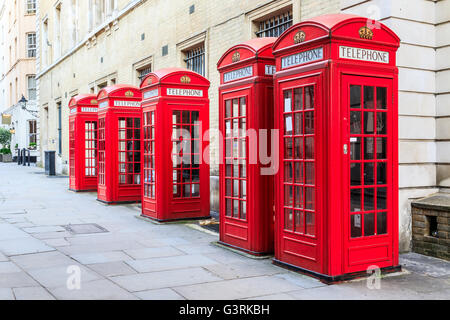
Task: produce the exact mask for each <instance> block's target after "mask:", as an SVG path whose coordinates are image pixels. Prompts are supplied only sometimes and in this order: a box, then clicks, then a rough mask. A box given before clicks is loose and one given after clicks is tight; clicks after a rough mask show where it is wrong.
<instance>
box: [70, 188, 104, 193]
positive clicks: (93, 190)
mask: <svg viewBox="0 0 450 320" xmlns="http://www.w3.org/2000/svg"><path fill="white" fill-rule="evenodd" d="M69 191H72V192H76V193H83V192H86V193H87V192H97V189H88V190H76V189H70V188H69Z"/></svg>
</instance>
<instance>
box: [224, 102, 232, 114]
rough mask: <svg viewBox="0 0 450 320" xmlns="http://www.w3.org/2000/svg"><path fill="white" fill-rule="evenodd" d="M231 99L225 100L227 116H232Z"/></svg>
mask: <svg viewBox="0 0 450 320" xmlns="http://www.w3.org/2000/svg"><path fill="white" fill-rule="evenodd" d="M231 117H232V114H231V100H227V101H225V118H231Z"/></svg>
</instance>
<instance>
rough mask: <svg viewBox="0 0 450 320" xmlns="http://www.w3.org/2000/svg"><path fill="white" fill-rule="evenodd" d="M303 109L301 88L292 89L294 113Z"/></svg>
mask: <svg viewBox="0 0 450 320" xmlns="http://www.w3.org/2000/svg"><path fill="white" fill-rule="evenodd" d="M302 109H303V90H302V89H301V88H298V89H294V111H300V110H302Z"/></svg>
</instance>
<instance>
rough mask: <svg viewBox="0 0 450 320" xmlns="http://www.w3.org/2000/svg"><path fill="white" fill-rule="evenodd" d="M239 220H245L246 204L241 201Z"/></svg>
mask: <svg viewBox="0 0 450 320" xmlns="http://www.w3.org/2000/svg"><path fill="white" fill-rule="evenodd" d="M241 219H242V220H246V219H247V202H245V201H241Z"/></svg>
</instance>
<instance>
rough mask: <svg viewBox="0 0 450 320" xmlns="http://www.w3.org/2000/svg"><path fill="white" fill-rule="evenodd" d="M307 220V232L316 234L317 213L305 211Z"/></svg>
mask: <svg viewBox="0 0 450 320" xmlns="http://www.w3.org/2000/svg"><path fill="white" fill-rule="evenodd" d="M305 220H306V234H309V235H312V236H314V235H316V221H315V214H314V213H313V212H305Z"/></svg>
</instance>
